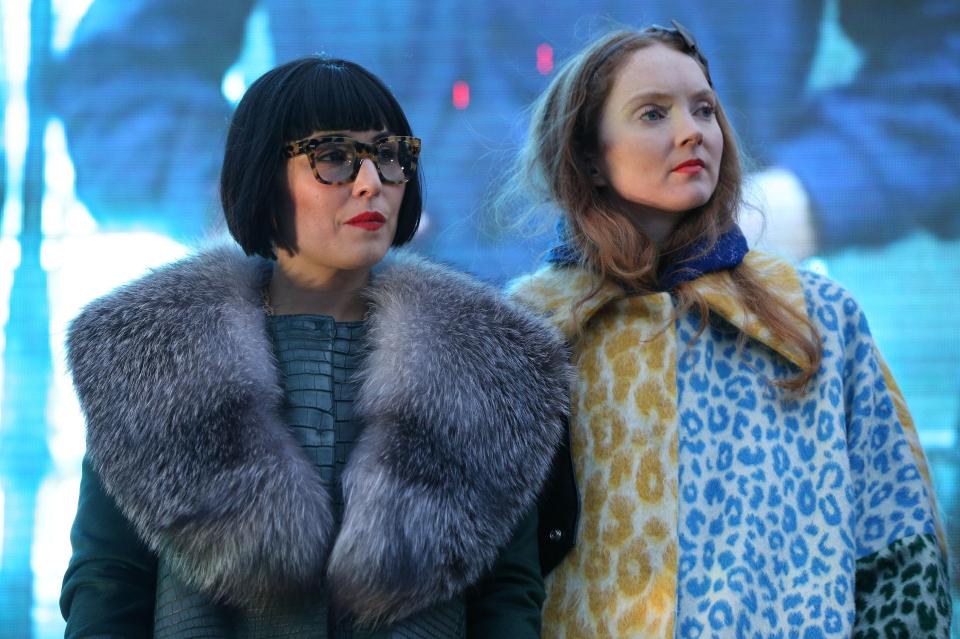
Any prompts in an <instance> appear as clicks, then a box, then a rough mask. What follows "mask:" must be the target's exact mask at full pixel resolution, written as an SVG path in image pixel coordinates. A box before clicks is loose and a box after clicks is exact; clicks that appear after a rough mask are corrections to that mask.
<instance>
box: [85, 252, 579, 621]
mask: <svg viewBox="0 0 960 639" xmlns="http://www.w3.org/2000/svg"><path fill="white" fill-rule="evenodd" d="M269 274H270V264H269V263H268V262H266V261H264V260H260V259H257V258H248V257H244V256H243V255H242V254H240V253H239V251H237V250H236V249H233V248H218V249H214V250H210V251H207V252H205V253H202V254H200V255H197V256H194V257H191V258H187V259H186V260H183V261H181V262H178V263H176V264H173V265H170V266H167V267H165V268H162V269H159V270H158V271H156V272H154V273H152V274H150V275H148V276H146V277H144V278H142V279H141V280H139V281H137V282H134V283H132V284H129V285H127V286H125V287H122V288H120V289H118V290H117V291H115V292H113V293H111V294H110V295H107V296H106V297H104V298H101V299H99V300H97V301H95V302H93V303H92V304H90V305H89V306H88V307H87V308H85V309H84V311H83V312H82V313H81V314H80V315H79V316H78V317H77V318H76V319H75V320H74V322H73V323H72V325H71V327H70V332H69V337H68V358H69V363H70V367H71V371H72V373H73V377H74V384H75V386H76V389H77V392H78V395H79V398H80V402H81V406H82V408H83V410H84V413H85V415H86V417H87V426H88V431H87V441H88V454H89V456H90V458H91V461H92V462H93V465H94V468H95V469H96V470H97V472H98V473H99V474H100V476H101V478H102V480H103V483H104V486H105V487H106V489H107V491H108V492H109V493H110V494H111V495H112V496H113V497H114V498H115V500H116V501H117V503H118V505H119V506H120V508H121V510H122V511H123V512H124V513H125V515H126V516H127V517H128V518H129V519H130V520H131V521H132V522H133V524H134V526H135V527H136V529H137V531H138V533H139V534H140V536H141V538H143V539H144V540H145V541H146V542H147V544H148V545H149V546H150V548H151V549H152V550H154V551H155V552H157V553H161V554H163V555H164V557H165V558H166V559H167V560H168V561H169V563H170V565H171V569H172V570H173V571H174V573H175V574H176V575H177V576H178V577H180V578H181V579H183V580H184V581H185V582H186V583H187V585H189V586H191V587H193V588H196V589H198V590H199V591H201V592H202V593H204V594H205V595H207V596H210V597H212V598H213V599H215V600H217V601H220V602H226V603H230V604H234V605H245V604H251V603H254V602H257V601H262V600H263V599H265V598H270V597H274V596H277V595H280V594H282V593H283V592H284V591H286V590H290V591H296V592H302V591H303V590H309V589H316V588H320V587H326V588H328V589H329V591H330V592H331V593H334V594H335V598H336V604H337V606H338V608H339V609H340V610H346V611H350V612H352V613H354V615H355V616H356V618H357V620H358V622H360V623H367V624H372V623H379V622H384V623H388V622H392V621H396V620H398V619H400V618H402V617H404V616H407V615H409V614H411V613H412V612H415V611H416V610H419V609H422V608H426V607H428V606H430V605H432V604H433V603H436V602H439V601H443V600H445V599H449V598H450V597H453V596H456V595H457V594H459V593H460V592H462V591H463V589H464V588H465V587H466V586H468V585H470V584H472V583H475V582H476V581H477V579H478V578H479V577H480V575H481V574H482V573H483V572H484V571H486V570H487V569H489V568H490V566H491V565H492V563H493V561H494V559H495V558H496V556H497V554H498V552H499V549H500V548H501V547H502V546H503V545H504V544H505V543H506V542H507V541H508V540H509V537H510V535H511V533H512V530H513V528H514V526H515V525H516V523H517V522H518V521H519V519H520V517H521V516H522V515H523V514H524V513H525V511H527V510H528V509H529V508H530V507H531V506H532V505H533V503H534V501H535V497H536V495H537V493H538V491H539V488H540V486H541V483H542V481H543V479H544V478H545V476H546V474H547V471H548V468H549V465H550V462H551V460H552V456H553V451H554V448H555V446H556V444H557V442H558V441H559V439H560V437H561V434H562V432H563V428H564V420H565V416H566V413H567V408H568V407H567V398H566V394H567V389H568V386H569V379H570V369H569V365H568V363H567V353H566V352H565V350H564V348H563V347H562V344H561V341H560V340H559V338H558V337H557V336H556V334H555V333H554V331H553V330H552V329H551V328H549V327H548V326H546V325H545V324H543V323H541V322H540V320H538V319H536V318H535V316H534V315H533V314H532V313H530V312H528V311H526V310H523V309H521V308H520V307H518V306H516V305H514V304H512V303H511V302H507V301H504V300H503V299H502V298H501V297H500V296H499V295H498V294H497V293H496V292H495V291H494V290H493V289H491V288H489V287H487V286H486V285H483V284H480V283H479V282H477V281H475V280H473V279H471V278H468V277H466V276H464V275H461V274H458V273H455V272H453V271H450V270H448V269H445V268H443V267H440V266H437V265H435V264H431V263H429V262H426V261H424V260H422V259H419V258H416V257H413V256H409V255H398V256H396V257H395V258H394V259H393V260H392V261H391V263H389V264H387V265H385V266H384V267H383V268H381V269H379V270H378V271H377V273H376V274H375V276H374V278H373V281H372V284H371V286H370V287H369V288H368V290H367V291H366V295H367V296H368V300H369V303H370V307H371V314H370V317H369V322H368V332H367V335H368V347H369V348H370V353H369V355H368V356H367V358H366V360H365V363H364V365H363V367H362V369H361V370H360V371H359V375H360V382H361V383H360V388H359V391H358V398H357V403H356V407H355V411H356V414H357V416H358V417H359V418H360V420H361V421H362V422H363V423H364V425H365V426H364V432H363V434H362V436H361V438H360V440H359V441H358V443H357V445H356V448H355V449H354V451H353V453H352V455H351V457H350V460H349V462H348V465H347V468H346V470H345V472H344V477H343V482H344V496H345V503H346V506H345V511H344V520H343V524H342V527H341V529H340V530H339V532H338V531H334V530H333V524H332V521H333V520H332V516H331V504H330V499H329V495H328V494H327V491H326V488H325V486H324V485H323V484H322V483H321V481H320V479H319V477H318V473H317V472H316V471H315V469H314V468H313V467H312V466H311V464H310V463H309V462H308V461H307V459H306V456H305V455H303V453H302V451H301V450H300V447H299V446H298V444H297V443H296V442H295V440H294V438H293V436H292V434H291V433H290V432H289V429H288V428H287V426H286V425H285V424H284V423H283V422H282V420H281V418H280V407H281V403H282V399H283V391H282V385H281V383H280V379H279V372H278V371H277V368H276V365H275V362H274V360H273V354H272V343H271V341H270V338H269V336H268V332H267V328H266V320H265V317H264V313H263V311H262V308H261V301H260V299H261V298H260V291H261V290H262V288H263V286H264V285H265V284H266V282H267V280H268V278H269Z"/></svg>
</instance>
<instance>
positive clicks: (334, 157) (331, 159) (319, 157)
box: [313, 147, 350, 164]
mask: <svg viewBox="0 0 960 639" xmlns="http://www.w3.org/2000/svg"><path fill="white" fill-rule="evenodd" d="M313 157H314V160H315V161H317V162H323V163H325V164H341V163H344V162H347V161H349V159H350V158H349V153H347V151H345V150H344V149H341V148H337V147H333V148H327V149H323V148H321V149H317V151H316V153H315V154H314V156H313Z"/></svg>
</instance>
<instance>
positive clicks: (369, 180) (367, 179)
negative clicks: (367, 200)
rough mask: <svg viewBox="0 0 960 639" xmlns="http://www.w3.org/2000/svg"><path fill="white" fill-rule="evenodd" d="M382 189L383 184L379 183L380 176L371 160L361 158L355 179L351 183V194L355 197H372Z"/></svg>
mask: <svg viewBox="0 0 960 639" xmlns="http://www.w3.org/2000/svg"><path fill="white" fill-rule="evenodd" d="M382 188H383V183H381V182H380V174H379V173H378V172H377V167H376V165H375V164H374V163H373V160H371V159H369V158H363V159H362V160H361V161H360V170H359V171H358V172H357V179H355V180H354V181H353V194H354V195H356V196H357V197H372V196H374V195H377V194H379V193H380V190H381V189H382Z"/></svg>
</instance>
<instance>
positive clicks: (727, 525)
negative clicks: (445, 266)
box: [512, 23, 950, 639]
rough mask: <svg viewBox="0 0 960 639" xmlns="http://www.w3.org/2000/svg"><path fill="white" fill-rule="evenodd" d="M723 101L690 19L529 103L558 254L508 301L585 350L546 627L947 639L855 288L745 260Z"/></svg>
mask: <svg viewBox="0 0 960 639" xmlns="http://www.w3.org/2000/svg"><path fill="white" fill-rule="evenodd" d="M717 91H718V89H717V88H715V87H714V86H713V83H712V81H711V78H710V73H709V67H708V64H707V60H706V57H705V56H704V54H703V52H702V51H701V50H700V48H699V46H698V45H697V43H696V42H695V40H694V38H693V36H692V35H691V34H690V33H689V32H688V31H687V30H686V29H684V28H683V27H682V26H680V25H679V24H676V23H674V25H673V26H672V27H669V28H664V27H657V26H654V27H650V28H647V29H644V30H642V31H639V32H636V31H618V32H615V33H611V34H609V35H607V36H606V37H603V38H601V39H599V40H597V41H595V42H593V43H592V44H590V45H589V46H587V47H586V49H584V50H583V51H582V52H580V53H579V54H578V55H576V56H575V57H573V59H572V60H570V62H568V63H567V64H566V65H565V66H564V67H563V68H562V69H561V70H560V71H559V72H558V73H557V75H556V77H555V78H554V79H553V81H552V82H551V84H550V86H549V87H548V89H547V90H546V92H545V93H544V94H543V96H542V97H541V98H540V100H539V101H538V102H537V104H536V106H535V109H534V111H533V115H532V123H531V130H530V135H529V142H528V146H527V147H526V149H525V152H524V153H523V154H522V156H521V161H520V167H519V169H518V171H517V175H518V185H514V186H515V187H516V188H517V189H520V190H523V191H526V192H530V193H533V194H534V195H535V197H537V198H539V199H540V200H541V201H542V202H545V203H547V204H550V205H553V206H555V207H556V208H558V209H560V210H561V213H562V224H561V225H560V242H559V244H558V245H557V246H556V247H554V249H552V250H551V252H550V253H549V255H548V257H547V261H548V262H549V264H548V265H547V266H545V267H544V268H542V269H541V270H539V271H537V272H536V273H534V274H532V275H529V276H526V277H524V278H521V279H520V280H518V281H517V282H515V283H514V284H513V287H512V294H513V295H514V296H515V298H516V299H518V300H521V301H522V302H524V303H525V304H527V305H529V306H530V307H531V308H533V309H535V310H537V311H538V312H540V313H542V314H543V315H545V316H546V317H548V318H549V319H550V320H551V321H552V322H553V323H554V324H555V325H556V326H557V327H558V328H559V329H560V330H561V331H562V332H563V334H564V336H565V337H566V339H567V340H568V341H569V343H570V344H571V347H572V352H573V361H574V363H575V364H576V366H577V368H578V371H579V375H578V378H577V381H576V383H575V384H574V388H573V396H572V399H571V402H572V407H571V409H572V416H571V433H570V434H571V446H572V448H571V450H572V456H573V462H574V469H575V476H576V481H577V483H578V485H579V489H580V496H581V499H580V504H581V506H582V514H581V521H580V524H579V530H578V531H577V539H576V546H575V547H574V549H573V551H572V552H571V553H570V554H568V555H567V556H566V557H565V558H564V559H563V560H562V561H560V563H559V565H558V567H557V568H556V570H555V571H554V572H553V574H551V575H550V576H549V577H548V580H547V603H546V608H545V612H544V634H545V636H548V637H644V638H648V637H657V638H664V639H666V638H669V637H674V636H676V637H751V638H752V637H804V638H812V637H818V638H820V637H834V636H835V637H851V636H853V637H881V636H886V637H891V636H897V637H943V638H946V637H947V636H948V634H949V621H950V599H949V595H948V581H947V571H946V564H945V551H944V540H943V535H942V531H941V528H940V524H939V521H938V516H937V513H936V508H935V505H934V497H933V491H932V489H931V485H930V476H929V471H928V469H927V466H926V463H925V460H924V456H923V453H922V451H921V449H920V447H919V444H918V439H917V434H916V430H915V428H914V425H913V422H912V421H911V418H910V415H909V413H908V412H907V409H906V406H905V404H904V401H903V398H902V397H901V395H900V392H899V390H898V388H897V386H896V384H895V383H894V381H893V379H892V377H891V376H890V373H889V371H888V369H887V367H886V365H885V364H884V362H883V359H882V357H881V356H880V354H879V352H878V351H877V348H876V346H875V345H874V342H873V340H872V338H871V336H870V332H869V329H868V327H867V322H866V319H865V317H864V315H863V312H862V311H861V309H860V308H859V307H858V306H857V304H856V302H855V301H854V300H853V299H852V298H851V296H850V295H849V294H848V293H847V292H846V291H844V290H843V289H842V288H841V287H840V286H838V285H837V284H835V283H834V282H831V281H830V280H828V279H826V278H824V277H822V276H820V275H816V274H814V273H809V272H804V271H801V270H798V269H796V268H794V267H793V266H791V265H790V264H788V263H786V262H785V261H783V260H781V259H778V258H776V257H774V256H770V255H763V254H760V253H756V252H754V251H750V250H748V247H747V244H746V241H745V240H744V237H743V235H742V234H741V233H740V231H739V229H738V227H737V225H736V214H737V211H738V209H739V207H740V205H741V202H740V199H741V198H740V194H741V188H742V179H743V176H742V173H741V168H740V160H739V155H738V149H737V145H736V140H735V136H734V134H733V131H732V129H731V127H730V123H729V121H728V120H727V118H726V116H725V115H724V111H723V108H722V106H721V103H720V100H719V97H718V93H717ZM773 214H775V213H773ZM562 508H565V507H562ZM550 511H551V507H550V504H549V503H547V504H546V505H545V508H544V512H545V513H549V512H550ZM542 521H548V522H549V521H550V516H549V515H548V516H546V517H543V518H542ZM557 521H560V520H559V519H558V520H557ZM556 533H557V534H555V535H552V536H548V537H547V539H548V540H550V539H553V540H560V539H562V538H563V537H564V536H565V535H564V533H565V531H563V530H562V529H560V528H558V529H557V530H556ZM548 543H549V541H548Z"/></svg>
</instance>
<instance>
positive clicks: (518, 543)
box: [466, 508, 545, 639]
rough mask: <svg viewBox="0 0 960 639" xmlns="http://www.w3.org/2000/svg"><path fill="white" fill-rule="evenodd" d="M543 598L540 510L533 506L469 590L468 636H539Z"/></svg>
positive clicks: (473, 638) (483, 638) (493, 638)
mask: <svg viewBox="0 0 960 639" xmlns="http://www.w3.org/2000/svg"><path fill="white" fill-rule="evenodd" d="M544 598H545V593H544V589H543V577H541V575H540V567H539V564H538V561H537V510H536V508H532V509H531V510H530V512H529V513H528V514H527V516H526V517H524V519H523V520H522V521H521V522H520V524H519V525H518V526H517V529H516V530H515V531H514V534H513V539H511V540H510V543H509V544H507V546H506V547H504V549H503V550H502V551H501V552H500V557H499V558H498V559H497V563H496V564H494V566H493V569H492V570H491V571H490V572H489V573H488V574H487V575H486V576H485V577H484V578H483V579H481V581H480V582H479V583H478V584H477V585H475V586H473V587H472V588H471V589H470V590H469V591H468V592H467V595H466V603H467V637H469V638H470V639H500V638H503V637H510V638H511V639H528V638H529V639H536V638H537V637H539V636H540V617H541V609H542V607H543V600H544Z"/></svg>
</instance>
